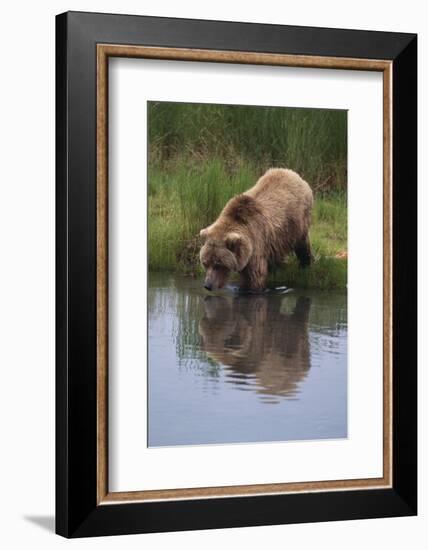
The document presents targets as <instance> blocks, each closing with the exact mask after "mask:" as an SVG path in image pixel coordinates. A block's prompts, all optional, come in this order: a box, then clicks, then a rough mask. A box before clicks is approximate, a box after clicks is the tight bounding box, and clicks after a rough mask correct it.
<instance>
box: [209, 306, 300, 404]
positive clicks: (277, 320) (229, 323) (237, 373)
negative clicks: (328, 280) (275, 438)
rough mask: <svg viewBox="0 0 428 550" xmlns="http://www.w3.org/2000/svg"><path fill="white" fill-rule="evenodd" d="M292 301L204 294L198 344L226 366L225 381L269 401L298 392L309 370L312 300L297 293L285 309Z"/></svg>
mask: <svg viewBox="0 0 428 550" xmlns="http://www.w3.org/2000/svg"><path fill="white" fill-rule="evenodd" d="M292 300H293V298H291V297H287V298H285V297H282V298H281V297H280V296H278V295H270V296H255V295H252V296H249V295H246V296H245V295H244V296H242V295H241V296H236V297H223V296H208V297H206V298H205V300H204V310H205V314H204V316H203V318H202V319H201V320H200V322H199V335H200V338H201V348H202V349H203V351H204V352H205V353H206V354H207V355H208V357H210V358H211V359H213V360H214V361H216V362H218V363H221V364H222V365H224V366H225V367H226V368H227V372H226V375H227V377H228V379H229V381H230V382H232V383H234V384H236V385H237V386H239V387H240V389H248V390H249V389H253V391H256V392H257V393H258V394H259V395H260V396H263V400H264V401H267V402H271V403H277V402H278V399H277V397H280V396H283V397H293V396H295V395H296V394H297V393H299V385H300V383H301V382H302V381H303V380H304V379H305V378H306V376H307V373H308V371H309V368H310V350H309V336H308V318H309V311H310V305H311V301H310V298H307V297H302V296H300V297H298V298H297V301H296V302H295V305H294V307H292V308H291V311H288V312H287V311H285V309H286V308H287V306H289V305H290V302H292ZM293 301H294V300H293Z"/></svg>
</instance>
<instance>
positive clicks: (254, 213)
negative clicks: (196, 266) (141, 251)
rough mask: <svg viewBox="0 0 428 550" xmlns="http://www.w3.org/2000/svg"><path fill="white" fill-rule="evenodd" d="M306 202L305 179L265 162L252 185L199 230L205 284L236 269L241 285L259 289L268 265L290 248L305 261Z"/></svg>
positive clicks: (210, 286) (219, 281) (218, 282)
mask: <svg viewBox="0 0 428 550" xmlns="http://www.w3.org/2000/svg"><path fill="white" fill-rule="evenodd" d="M312 204H313V195H312V190H311V188H310V187H309V185H308V184H307V183H306V182H305V181H304V180H303V179H302V178H301V177H300V176H299V175H298V174H296V172H293V171H292V170H288V169H285V168H271V169H270V170H268V171H267V172H266V173H265V174H264V175H263V176H262V177H261V178H260V179H259V180H258V181H257V183H256V184H255V185H254V187H252V188H251V189H249V190H248V191H245V193H242V194H241V195H237V196H236V197H233V198H232V199H230V201H229V202H228V203H227V204H226V206H225V207H224V208H223V210H222V212H221V214H220V216H219V217H218V218H217V220H216V221H215V222H214V223H213V224H212V225H210V226H209V227H206V228H205V229H202V230H201V232H200V236H201V238H202V239H203V241H204V245H203V246H202V248H201V251H200V260H201V263H202V265H203V266H204V268H205V269H206V277H205V283H204V286H205V288H206V289H207V290H216V289H219V288H222V287H223V286H224V285H225V283H226V281H227V279H228V276H229V275H230V273H231V272H233V271H237V272H238V273H239V274H240V279H241V281H240V287H241V289H245V290H263V289H264V288H265V286H266V278H267V275H268V265H269V264H274V263H279V262H281V261H283V260H284V258H285V256H286V255H287V254H289V253H291V252H293V251H294V252H295V253H296V255H297V258H298V259H299V262H300V265H301V266H302V267H306V266H308V265H310V263H311V262H312V254H311V246H310V241H309V225H310V221H311V210H312Z"/></svg>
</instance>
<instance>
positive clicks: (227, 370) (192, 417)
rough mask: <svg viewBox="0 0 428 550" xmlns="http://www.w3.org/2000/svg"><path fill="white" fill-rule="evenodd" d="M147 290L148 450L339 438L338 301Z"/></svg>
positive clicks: (342, 312) (343, 379) (175, 287)
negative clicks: (155, 447)
mask: <svg viewBox="0 0 428 550" xmlns="http://www.w3.org/2000/svg"><path fill="white" fill-rule="evenodd" d="M149 281H150V282H149V294H148V304H149V426H148V428H149V441H148V444H149V446H152V447H153V446H162V445H201V444H219V443H245V442H246V443H249V442H261V441H266V442H267V441H287V440H298V439H326V438H343V437H346V436H347V304H346V294H344V293H336V292H326V291H322V292H314V291H305V292H302V291H293V292H290V293H288V294H281V293H279V292H271V293H268V294H263V295H237V294H235V293H233V292H231V291H229V292H228V291H223V292H221V293H218V294H216V295H214V294H212V295H208V293H207V292H206V291H205V290H204V289H203V288H202V284H201V281H199V280H195V279H191V278H184V277H171V276H165V275H158V274H152V273H151V274H150V277H149Z"/></svg>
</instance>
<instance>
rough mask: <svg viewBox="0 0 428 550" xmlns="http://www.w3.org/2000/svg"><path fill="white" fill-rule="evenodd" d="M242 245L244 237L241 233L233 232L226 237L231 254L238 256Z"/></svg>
mask: <svg viewBox="0 0 428 550" xmlns="http://www.w3.org/2000/svg"><path fill="white" fill-rule="evenodd" d="M241 244H242V237H241V235H240V234H239V233H235V232H232V233H228V234H227V235H226V246H227V248H228V249H229V250H230V251H231V252H234V253H235V254H236V253H237V252H238V251H239V248H240V246H241Z"/></svg>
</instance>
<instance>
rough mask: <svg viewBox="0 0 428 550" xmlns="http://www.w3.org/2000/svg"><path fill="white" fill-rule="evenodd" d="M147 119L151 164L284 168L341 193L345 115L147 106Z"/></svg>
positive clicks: (315, 186) (315, 111) (249, 108)
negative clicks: (175, 162) (186, 162)
mask: <svg viewBox="0 0 428 550" xmlns="http://www.w3.org/2000/svg"><path fill="white" fill-rule="evenodd" d="M148 120H149V144H150V145H149V154H150V159H151V161H155V162H156V161H158V162H163V161H170V160H171V159H174V158H175V159H179V161H180V162H181V161H183V160H184V159H193V160H196V161H200V162H203V161H205V160H206V159H207V158H209V159H211V158H220V159H222V160H223V161H224V163H225V165H226V166H227V168H228V169H230V170H234V169H235V170H239V169H241V168H242V165H245V164H248V163H249V162H250V163H251V164H252V165H253V166H257V167H258V168H259V171H260V172H264V171H265V170H266V169H267V168H270V167H271V166H286V167H289V168H292V169H293V170H295V171H296V172H298V173H299V174H300V175H301V176H302V177H303V178H304V179H305V180H306V181H308V182H311V185H312V187H313V189H314V190H316V191H318V190H320V191H326V190H331V189H334V190H337V189H341V190H346V159H347V115H346V111H343V110H342V111H339V110H329V109H295V108H284V107H254V106H239V105H212V104H191V103H170V102H150V103H149V106H148Z"/></svg>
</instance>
